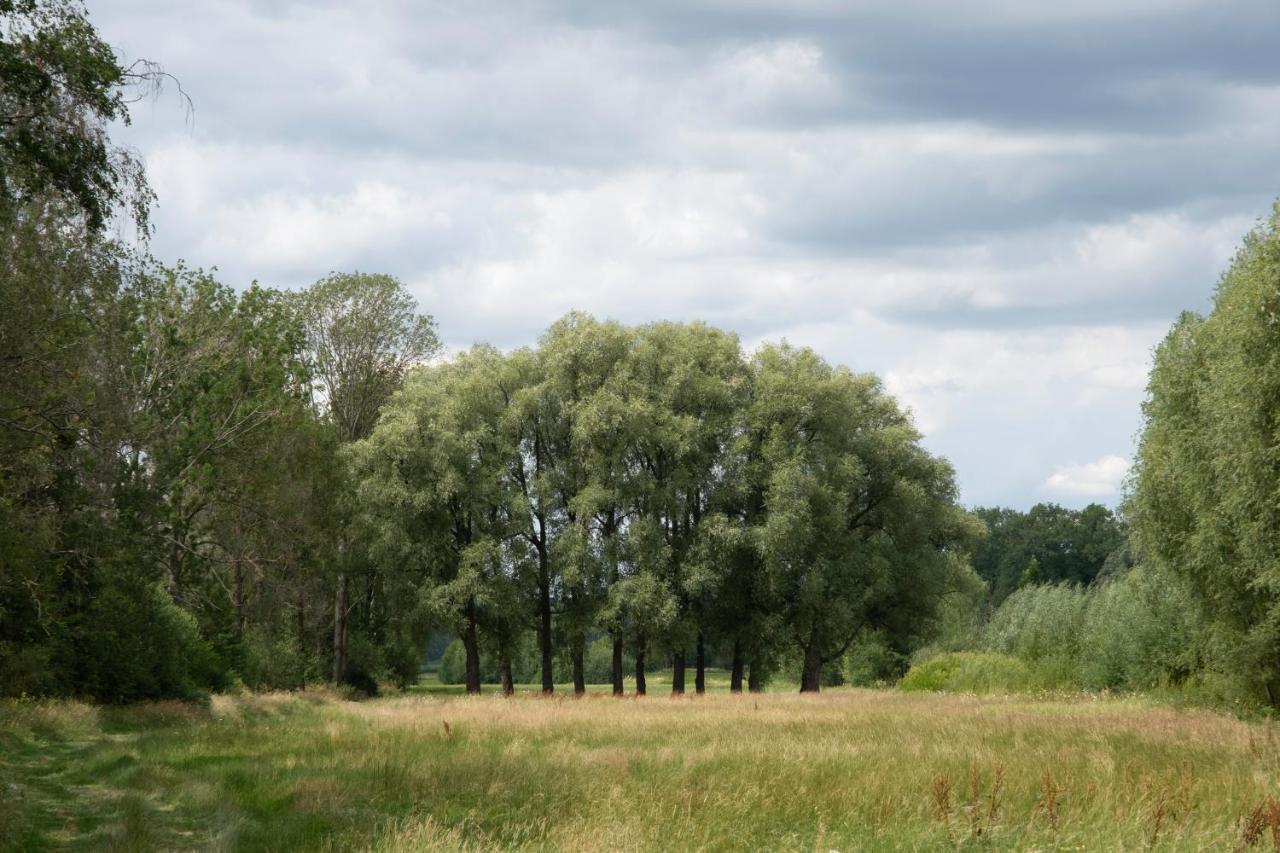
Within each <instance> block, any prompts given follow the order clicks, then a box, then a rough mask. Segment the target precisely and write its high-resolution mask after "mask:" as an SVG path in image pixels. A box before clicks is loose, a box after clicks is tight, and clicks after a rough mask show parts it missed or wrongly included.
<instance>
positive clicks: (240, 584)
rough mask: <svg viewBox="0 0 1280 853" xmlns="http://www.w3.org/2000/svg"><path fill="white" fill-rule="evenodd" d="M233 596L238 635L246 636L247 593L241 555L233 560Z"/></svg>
mask: <svg viewBox="0 0 1280 853" xmlns="http://www.w3.org/2000/svg"><path fill="white" fill-rule="evenodd" d="M232 565H233V566H234V568H233V569H232V576H231V584H232V585H231V597H232V598H233V599H235V605H236V636H237V637H241V638H242V637H244V624H245V602H244V599H245V593H244V561H243V560H241V559H240V558H239V557H236V558H235V559H233V560H232Z"/></svg>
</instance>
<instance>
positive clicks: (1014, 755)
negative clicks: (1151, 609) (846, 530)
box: [0, 677, 1280, 851]
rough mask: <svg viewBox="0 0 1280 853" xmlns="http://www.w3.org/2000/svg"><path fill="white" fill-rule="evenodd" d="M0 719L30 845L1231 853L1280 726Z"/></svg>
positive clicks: (1266, 821) (1262, 784)
mask: <svg viewBox="0 0 1280 853" xmlns="http://www.w3.org/2000/svg"><path fill="white" fill-rule="evenodd" d="M660 683H661V681H660V679H658V678H654V679H653V685H654V691H653V694H652V695H650V696H649V697H647V698H645V699H642V700H637V699H632V698H627V699H624V700H615V699H612V698H611V697H609V696H601V695H598V692H599V689H600V688H597V691H596V692H593V695H591V696H589V697H586V698H582V699H574V698H572V697H571V696H567V695H564V694H563V693H561V694H559V695H557V696H556V697H555V698H550V699H547V698H542V697H539V696H536V695H535V694H532V693H522V694H520V695H518V696H516V697H514V698H512V699H503V698H502V697H500V696H498V695H496V693H494V692H491V693H490V694H489V695H485V696H482V697H478V698H475V697H471V698H468V697H457V696H451V695H440V691H444V690H453V689H454V688H452V687H445V686H442V685H439V684H438V683H437V682H434V680H425V681H424V683H423V684H421V685H419V686H418V687H416V688H415V689H414V690H413V691H412V692H411V693H410V694H408V695H401V696H393V697H386V698H382V699H376V700H371V701H366V702H349V701H344V700H342V699H340V698H337V697H335V696H333V695H331V694H329V693H327V692H308V693H304V694H296V695H290V694H272V695H259V696H239V697H215V698H214V699H213V701H212V702H211V703H210V706H209V707H207V708H201V707H192V706H189V705H182V704H178V703H158V704H150V705H140V706H134V707H129V708H102V707H95V706H90V705H85V704H79V703H72V702H6V703H0V785H2V786H3V787H2V788H0V845H5V846H7V847H8V848H9V849H14V850H35V851H38V850H54V849H72V850H171V849H180V850H263V851H278V850H326V849H328V850H387V851H401V850H405V851H407V850H491V849H532V850H620V849H621V850H626V849H649V850H760V849H770V850H776V849H782V850H824V851H826V850H841V851H850V850H868V849H870V850H954V849H963V850H981V849H992V850H1008V849H1012V850H1140V849H1158V850H1232V849H1244V848H1246V847H1247V846H1250V845H1254V844H1256V845H1257V849H1271V846H1272V845H1273V843H1275V842H1276V841H1277V840H1280V805H1276V804H1275V801H1274V800H1270V799H1269V798H1272V797H1276V796H1277V795H1280V733H1278V732H1277V730H1276V727H1275V724H1273V723H1270V722H1266V721H1262V722H1247V721H1242V720H1238V719H1235V718H1232V717H1229V716H1225V715H1221V714H1216V713H1211V712H1207V711H1200V710H1174V709H1171V708H1167V707H1162V706H1159V705H1154V704H1151V703H1149V702H1144V701H1141V700H1137V699H1096V698H1084V697H1082V698H1079V699H1054V700H1037V699H1031V698H1027V697H999V696H996V697H965V696H955V695H942V694H907V693H900V692H896V691H887V690H886V691H871V690H832V691H829V692H825V693H823V694H821V695H818V696H801V695H798V694H795V693H792V692H787V693H771V694H767V695H742V696H733V695H729V694H727V693H724V692H721V691H720V690H719V689H718V688H721V687H723V686H724V681H723V679H722V678H719V677H718V678H717V679H716V680H715V682H714V683H713V688H716V692H714V693H711V694H710V695H707V696H704V697H692V696H687V697H685V698H683V699H672V698H670V697H668V696H666V695H665V694H664V692H663V691H662V689H661V687H660Z"/></svg>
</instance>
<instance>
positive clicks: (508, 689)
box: [498, 654, 516, 696]
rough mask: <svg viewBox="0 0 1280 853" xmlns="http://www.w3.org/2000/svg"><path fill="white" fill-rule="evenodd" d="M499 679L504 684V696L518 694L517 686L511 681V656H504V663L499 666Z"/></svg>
mask: <svg viewBox="0 0 1280 853" xmlns="http://www.w3.org/2000/svg"><path fill="white" fill-rule="evenodd" d="M498 679H499V680H500V681H501V682H502V695H503V696H510V695H511V694H513V693H515V692H516V688H515V684H513V683H512V681H511V656H510V655H506V654H504V655H503V656H502V662H501V663H499V664H498Z"/></svg>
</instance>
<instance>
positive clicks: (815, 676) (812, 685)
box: [800, 632, 822, 693]
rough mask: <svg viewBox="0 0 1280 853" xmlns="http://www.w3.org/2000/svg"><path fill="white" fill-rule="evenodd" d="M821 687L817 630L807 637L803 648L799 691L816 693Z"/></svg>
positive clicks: (820, 649)
mask: <svg viewBox="0 0 1280 853" xmlns="http://www.w3.org/2000/svg"><path fill="white" fill-rule="evenodd" d="M821 687H822V647H821V645H820V644H819V643H818V637H817V632H814V635H813V636H811V637H810V638H809V645H808V646H807V647H806V648H805V650H804V669H803V671H802V672H801V673H800V692H801V693H817V692H818V691H819V690H820V689H821Z"/></svg>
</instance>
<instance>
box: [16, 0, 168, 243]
mask: <svg viewBox="0 0 1280 853" xmlns="http://www.w3.org/2000/svg"><path fill="white" fill-rule="evenodd" d="M164 76H165V75H164V73H163V72H162V71H161V69H160V68H159V66H157V65H156V64H155V63H151V62H146V61H140V62H136V63H134V64H133V65H131V66H128V67H124V66H122V65H121V64H120V62H119V59H118V58H117V56H116V53H115V51H114V50H113V49H112V47H111V46H110V45H109V44H107V43H106V42H104V41H103V40H102V39H101V37H100V36H99V35H98V33H97V31H96V30H95V29H94V28H93V25H92V24H90V23H89V20H88V17H87V14H86V12H85V10H84V7H83V6H82V5H81V4H80V3H79V2H76V0H6V2H2V3H0V218H4V219H8V218H9V217H10V216H12V215H13V213H14V212H15V210H16V209H18V208H20V207H22V206H23V205H26V204H29V203H31V202H33V201H40V200H43V199H49V198H52V199H56V200H58V201H59V202H61V203H65V204H66V205H67V206H68V207H69V208H70V209H74V210H76V211H78V213H79V214H80V215H81V216H83V218H84V221H85V222H86V223H87V225H88V227H89V229H90V230H91V231H99V230H101V229H102V228H103V227H104V225H105V224H106V222H107V220H108V219H109V218H110V217H111V215H112V213H113V211H114V210H115V208H116V207H117V206H119V205H125V206H127V207H128V208H129V209H130V212H131V214H132V215H133V217H134V219H135V220H136V222H137V223H138V225H139V226H141V227H142V228H143V229H144V230H145V228H146V221H147V214H148V211H149V208H150V204H151V198H152V197H151V192H150V190H149V189H148V188H147V184H146V180H145V178H144V176H143V172H142V165H141V163H140V162H139V160H138V159H137V158H136V156H135V155H134V154H133V153H131V152H129V151H128V150H126V149H122V148H119V147H116V146H113V145H112V144H111V142H110V140H109V139H108V137H107V133H106V128H107V126H108V125H110V124H111V123H112V122H115V121H119V122H123V123H125V124H127V123H128V121H129V109H128V104H129V101H130V99H131V97H132V96H133V95H134V92H133V91H132V90H133V89H134V88H135V87H136V86H138V85H139V84H141V85H143V86H144V87H147V86H150V87H155V86H156V85H157V84H158V83H159V81H160V80H161V79H162V78H163V77H164Z"/></svg>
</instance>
